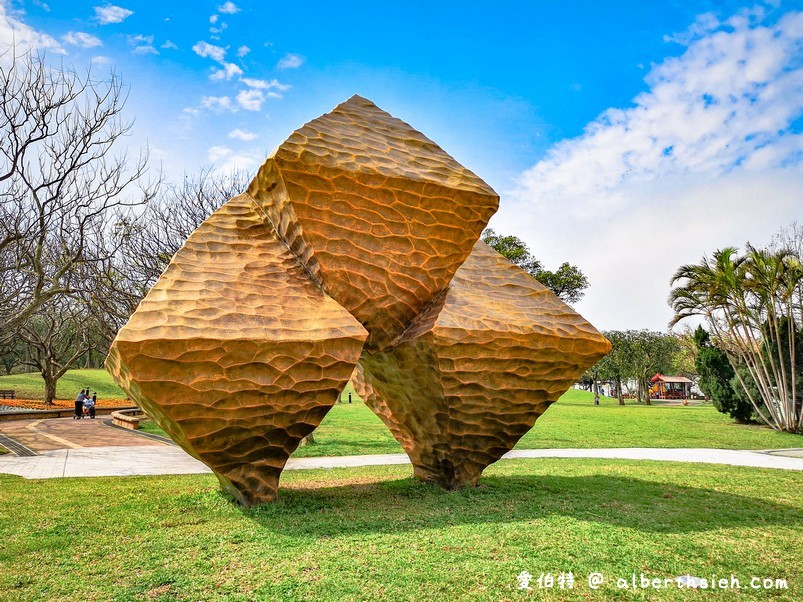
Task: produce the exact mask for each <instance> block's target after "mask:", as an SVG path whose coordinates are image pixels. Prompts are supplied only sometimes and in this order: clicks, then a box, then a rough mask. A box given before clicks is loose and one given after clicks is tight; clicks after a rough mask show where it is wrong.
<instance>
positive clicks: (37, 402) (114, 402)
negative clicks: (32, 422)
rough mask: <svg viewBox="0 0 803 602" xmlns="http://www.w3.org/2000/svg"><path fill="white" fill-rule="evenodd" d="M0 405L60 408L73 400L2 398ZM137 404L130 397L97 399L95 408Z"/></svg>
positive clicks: (70, 406)
mask: <svg viewBox="0 0 803 602" xmlns="http://www.w3.org/2000/svg"><path fill="white" fill-rule="evenodd" d="M0 405H4V406H11V407H15V408H25V409H28V410H61V409H72V408H74V407H75V400H71V399H54V400H53V405H50V406H47V405H45V402H43V401H42V400H41V399H2V400H0ZM135 405H137V404H136V403H134V402H133V401H131V400H130V399H98V403H97V406H96V407H97V408H98V409H100V408H130V407H131V406H135Z"/></svg>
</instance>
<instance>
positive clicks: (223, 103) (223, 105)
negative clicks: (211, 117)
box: [185, 96, 237, 112]
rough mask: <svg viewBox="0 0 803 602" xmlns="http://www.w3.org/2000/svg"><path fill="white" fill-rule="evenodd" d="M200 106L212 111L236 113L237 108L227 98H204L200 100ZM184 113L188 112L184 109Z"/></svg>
mask: <svg viewBox="0 0 803 602" xmlns="http://www.w3.org/2000/svg"><path fill="white" fill-rule="evenodd" d="M201 106H202V107H203V108H205V109H212V110H213V111H218V112H220V111H236V110H237V108H236V107H235V106H234V105H233V104H232V102H231V98H229V97H228V96H204V97H203V98H202V99H201ZM185 111H188V110H187V109H185Z"/></svg>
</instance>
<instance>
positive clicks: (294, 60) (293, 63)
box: [276, 52, 304, 69]
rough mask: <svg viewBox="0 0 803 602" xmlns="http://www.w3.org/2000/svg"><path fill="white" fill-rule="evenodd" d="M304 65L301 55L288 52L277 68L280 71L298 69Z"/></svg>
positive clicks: (277, 64)
mask: <svg viewBox="0 0 803 602" xmlns="http://www.w3.org/2000/svg"><path fill="white" fill-rule="evenodd" d="M303 64H304V57H303V56H301V55H300V54H293V53H291V52H288V53H287V54H285V55H284V56H283V57H282V58H281V59H280V60H279V62H278V63H276V67H278V68H279V69H297V68H298V67H300V66H301V65H303Z"/></svg>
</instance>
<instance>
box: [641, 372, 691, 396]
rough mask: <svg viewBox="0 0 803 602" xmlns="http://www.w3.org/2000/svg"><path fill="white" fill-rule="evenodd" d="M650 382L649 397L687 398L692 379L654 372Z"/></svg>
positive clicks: (689, 393) (689, 394)
mask: <svg viewBox="0 0 803 602" xmlns="http://www.w3.org/2000/svg"><path fill="white" fill-rule="evenodd" d="M650 382H651V383H652V388H651V389H650V397H653V398H655V399H689V397H690V396H691V385H692V381H690V380H689V379H688V378H686V377H685V376H667V375H665V374H656V375H655V376H653V377H652V378H651V379H650Z"/></svg>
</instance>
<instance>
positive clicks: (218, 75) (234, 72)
mask: <svg viewBox="0 0 803 602" xmlns="http://www.w3.org/2000/svg"><path fill="white" fill-rule="evenodd" d="M242 74H243V70H242V69H240V67H239V66H237V65H235V64H234V63H223V69H213V70H212V74H211V75H210V76H209V79H211V80H213V81H222V80H227V81H228V80H230V79H231V78H232V77H235V76H240V75H242Z"/></svg>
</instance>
